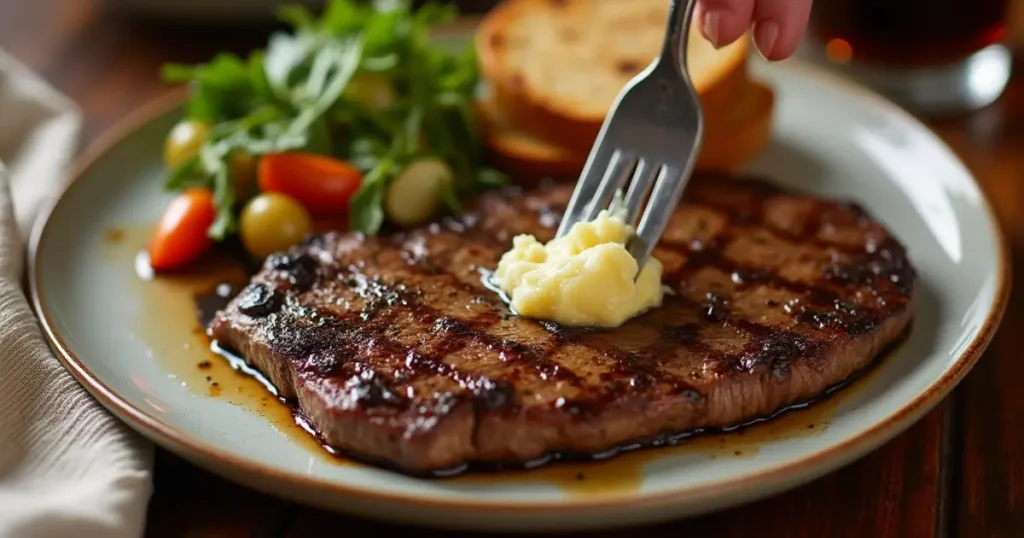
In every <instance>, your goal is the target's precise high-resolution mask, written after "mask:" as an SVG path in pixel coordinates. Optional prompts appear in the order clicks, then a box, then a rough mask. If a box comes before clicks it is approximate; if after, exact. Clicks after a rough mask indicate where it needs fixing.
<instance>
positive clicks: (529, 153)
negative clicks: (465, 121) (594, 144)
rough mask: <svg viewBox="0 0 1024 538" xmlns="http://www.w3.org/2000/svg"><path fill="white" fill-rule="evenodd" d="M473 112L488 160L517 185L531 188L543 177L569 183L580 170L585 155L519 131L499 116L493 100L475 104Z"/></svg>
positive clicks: (585, 158) (584, 160) (502, 116)
mask: <svg viewBox="0 0 1024 538" xmlns="http://www.w3.org/2000/svg"><path fill="white" fill-rule="evenodd" d="M476 113H477V119H478V124H479V125H480V131H481V133H482V134H483V138H484V142H485V144H486V147H487V153H488V159H489V160H490V162H491V163H493V164H494V166H495V167H497V168H498V169H499V170H502V171H504V172H505V173H507V174H510V175H511V176H512V177H514V178H515V180H516V182H517V183H520V184H525V185H532V184H534V183H536V182H538V181H540V180H541V179H544V178H551V179H555V180H571V179H574V178H575V177H577V176H579V173H580V171H581V170H583V165H584V163H585V162H586V160H587V153H584V152H578V151H572V150H568V149H565V148H561V147H558V146H555V145H552V144H549V143H547V142H545V141H543V140H539V139H537V138H536V137H534V136H531V135H530V134H528V133H526V132H524V131H522V130H519V129H518V128H517V127H515V126H514V125H512V122H510V121H509V120H508V119H507V118H506V116H504V115H502V114H501V112H500V111H499V110H498V106H497V105H496V104H495V101H494V99H493V98H487V99H481V100H479V101H477V103H476Z"/></svg>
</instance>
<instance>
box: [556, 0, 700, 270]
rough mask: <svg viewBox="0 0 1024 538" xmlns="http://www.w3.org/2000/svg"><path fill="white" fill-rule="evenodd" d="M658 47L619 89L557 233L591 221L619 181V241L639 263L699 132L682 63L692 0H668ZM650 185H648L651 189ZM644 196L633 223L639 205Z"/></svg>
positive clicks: (689, 163)
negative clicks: (625, 228)
mask: <svg viewBox="0 0 1024 538" xmlns="http://www.w3.org/2000/svg"><path fill="white" fill-rule="evenodd" d="M668 1H671V2H672V4H671V7H670V10H669V18H668V29H667V31H666V35H665V44H664V46H663V48H662V51H661V54H660V55H659V56H658V57H657V58H656V59H655V60H654V61H653V62H651V65H649V66H648V67H647V69H645V70H644V71H643V72H641V73H640V74H639V75H637V76H636V77H634V78H633V79H632V80H631V81H629V83H627V84H626V86H625V88H623V89H622V91H621V92H620V93H619V95H618V97H616V99H615V103H614V104H613V105H612V108H611V112H609V114H608V116H607V117H606V118H605V121H604V124H603V125H602V126H601V131H600V133H599V134H598V136H597V141H596V142H595V143H594V147H593V149H591V150H590V156H589V157H588V158H587V163H586V165H585V166H584V168H583V173H582V175H581V176H580V179H579V182H578V183H577V184H576V190H575V191H574V192H573V195H572V199H570V201H569V207H568V209H567V210H566V212H565V215H564V216H563V217H562V223H561V225H560V226H559V228H558V233H557V237H561V236H563V235H565V234H566V233H568V232H569V230H570V229H571V228H572V226H573V225H574V224H576V223H577V222H582V221H588V220H593V219H594V218H596V217H597V214H598V213H599V212H600V211H601V210H603V209H606V208H607V207H608V205H609V204H610V203H611V201H612V199H613V198H614V197H615V195H616V192H619V191H620V189H622V190H624V189H625V188H626V182H627V180H628V181H629V188H628V190H626V191H625V192H626V194H625V198H624V200H623V205H624V207H625V210H626V223H627V224H630V225H634V226H635V230H636V232H635V234H634V235H633V237H632V238H630V240H629V241H628V242H627V244H626V248H627V250H628V251H629V253H630V254H631V255H632V256H633V258H635V259H636V261H637V264H638V266H640V267H643V265H644V263H646V262H647V260H648V258H650V256H651V251H652V250H653V249H654V246H655V245H656V244H657V243H658V240H659V239H660V238H661V235H662V233H663V232H664V231H665V226H666V225H667V224H668V221H669V219H670V218H671V216H672V212H673V211H674V209H675V207H676V205H678V203H679V198H680V196H681V195H682V193H683V189H684V188H685V187H686V184H687V182H688V181H689V179H690V175H691V174H692V173H693V167H694V164H695V162H696V160H697V153H698V152H699V151H700V146H701V142H702V139H703V137H704V112H703V110H702V109H701V105H700V101H699V100H698V98H697V91H696V90H695V89H694V87H693V82H692V81H691V80H690V75H689V73H688V71H687V67H686V51H687V39H688V35H689V33H690V21H691V19H692V17H693V8H694V5H695V4H696V3H697V0H668ZM652 186H653V189H652ZM648 193H650V203H649V204H648V206H647V209H646V210H645V211H644V213H643V217H642V218H641V219H640V224H639V225H636V219H637V216H638V215H639V214H640V208H641V205H642V204H643V203H644V202H645V200H646V199H647V198H648V196H647V195H648Z"/></svg>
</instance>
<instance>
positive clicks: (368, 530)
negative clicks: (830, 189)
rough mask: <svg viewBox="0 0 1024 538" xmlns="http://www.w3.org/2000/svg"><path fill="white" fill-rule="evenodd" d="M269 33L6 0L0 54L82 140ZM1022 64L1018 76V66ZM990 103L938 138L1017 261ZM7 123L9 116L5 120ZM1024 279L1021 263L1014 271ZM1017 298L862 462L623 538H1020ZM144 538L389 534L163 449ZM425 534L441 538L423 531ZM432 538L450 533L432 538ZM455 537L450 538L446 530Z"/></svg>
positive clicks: (1011, 180)
mask: <svg viewBox="0 0 1024 538" xmlns="http://www.w3.org/2000/svg"><path fill="white" fill-rule="evenodd" d="M267 29H268V28H265V27H264V28H255V27H247V28H234V29H224V28H213V27H205V28H203V27H188V26H180V25H177V26H176V25H161V24H156V23H152V22H145V21H138V20H134V19H131V18H128V17H125V16H123V15H122V14H119V13H117V12H115V11H112V10H110V9H108V6H105V5H104V2H102V1H99V0H0V49H4V50H5V51H7V52H8V53H11V54H13V55H14V56H15V57H17V58H19V59H20V60H22V61H23V62H24V63H26V64H28V65H29V66H30V67H31V68H33V69H34V70H36V71H37V72H39V73H41V74H42V75H43V76H44V77H45V78H46V79H47V80H49V81H50V82H51V83H52V84H53V85H55V86H56V87H57V88H59V89H60V90H61V91H63V92H65V93H66V94H67V95H69V96H70V97H71V98H72V99H74V100H75V101H77V102H78V103H79V104H80V105H81V107H82V109H83V112H84V114H85V123H86V125H85V133H84V142H85V143H88V142H89V141H91V140H92V139H94V138H95V137H96V135H97V134H98V133H100V132H102V131H103V130H104V129H106V128H108V127H109V126H110V125H111V124H112V123H114V122H116V121H117V120H118V119H120V118H122V117H124V116H125V115H127V114H128V113H130V112H131V111H132V110H133V109H135V108H136V107H138V106H140V105H142V104H144V103H146V102H147V101H149V100H151V99H152V98H154V97H155V96H157V95H159V94H161V93H163V92H165V91H166V90H167V89H168V88H167V87H166V86H165V85H164V84H163V83H162V82H161V81H160V80H159V78H158V76H157V73H158V69H159V66H160V65H161V64H162V63H164V62H166V61H179V62H194V61H201V60H203V59H205V58H207V57H209V56H210V55H211V54H212V53H213V52H215V51H218V50H222V49H227V50H245V49H248V48H250V47H253V46H257V45H260V44H262V43H263V41H264V39H265V35H266V31H267ZM1021 67H1024V66H1021ZM1018 72H1020V73H1022V74H1021V75H1019V76H1017V77H1016V78H1015V79H1014V80H1013V82H1012V86H1011V88H1010V89H1009V91H1008V92H1007V94H1006V96H1005V97H1004V98H1003V99H1001V100H1000V101H999V102H998V103H997V104H995V105H994V106H992V107H990V108H988V109H986V110H984V111H981V112H978V113H975V114H972V115H969V116H966V117H961V118H956V119H950V120H944V121H941V122H932V123H931V125H932V127H933V128H934V129H935V130H936V131H937V132H938V133H939V134H940V135H941V136H942V137H943V138H944V139H945V140H946V141H947V142H948V143H949V144H950V145H951V146H952V147H953V148H954V150H956V152H957V153H958V154H959V155H960V156H961V157H962V158H963V159H964V161H965V162H966V164H967V166H968V167H969V168H970V169H971V170H972V171H973V172H974V173H975V174H976V175H977V177H978V179H979V181H980V183H981V185H982V188H983V189H984V190H985V191H986V193H987V194H988V195H989V197H990V199H991V201H992V202H993V204H994V206H995V209H996V211H997V213H998V215H999V218H1000V220H1001V222H1002V225H1003V226H1004V229H1005V231H1006V234H1007V237H1008V239H1009V241H1010V242H1011V244H1012V248H1013V257H1014V258H1019V257H1020V255H1021V254H1022V253H1024V71H1021V70H1020V69H1018ZM0 118H2V111H0ZM1014 265H1015V266H1016V267H1017V268H1018V274H1019V273H1020V272H1022V271H1024V261H1019V260H1018V263H1015V264H1014ZM1021 299H1024V289H1021V290H1020V291H1015V293H1014V297H1013V299H1012V300H1011V304H1010V307H1009V310H1008V311H1007V313H1006V316H1005V320H1004V323H1003V327H1002V329H1001V330H1000V331H999V332H998V334H997V336H996V338H995V340H994V341H993V343H992V345H991V347H990V348H989V351H988V352H987V354H986V355H985V357H984V358H983V359H982V361H981V362H980V363H979V365H978V366H977V367H976V368H975V370H974V371H973V372H972V373H971V374H970V375H969V376H968V378H967V379H966V381H965V382H964V383H963V384H962V385H961V386H960V388H959V389H958V390H957V391H956V392H955V393H954V395H953V396H952V397H951V398H949V399H947V400H946V401H945V402H944V403H943V404H942V405H941V406H940V407H939V408H938V409H936V410H935V411H933V412H932V413H931V414H929V415H928V416H927V417H926V418H924V419H923V420H922V421H921V422H920V423H918V424H917V425H915V426H914V427H912V428H911V429H910V430H908V431H907V432H906V433H904V434H903V435H901V436H899V437H898V438H896V439H895V440H894V441H892V442H890V443H889V444H887V445H885V446H884V447H882V448H881V449H879V450H877V451H875V452H873V453H871V454H870V455H868V456H867V457H865V458H863V459H861V460H860V461H858V462H856V463H854V464H852V465H850V466H848V467H847V468H845V469H842V470H840V471H838V472H836V473H833V474H831V475H829V476H826V477H825V478H822V479H820V480H818V481H815V482H813V483H811V484H809V485H807V486H804V487H801V488H798V489H796V490H794V491H792V492H789V493H786V494H783V495H780V496H777V497H775V498H772V499H769V500H766V501H762V502H759V503H755V504H752V505H748V506H745V507H742V508H738V509H734V510H731V511H727V512H723V513H719V514H714V515H711V516H706V517H702V518H697V519H692V520H688V521H683V522H677V523H672V524H665V525H660V526H657V527H652V528H645V529H634V530H632V531H628V532H627V531H620V532H614V533H612V532H609V533H603V534H604V535H614V536H633V535H635V536H702V537H736V538H747V537H749V536H780V537H808V538H811V537H819V536H833V537H851V538H854V537H858V538H859V537H864V536H868V537H873V538H874V537H890V536H891V537H931V536H939V537H953V536H964V537H1006V538H1011V537H1022V536H1024V390H1022V389H1021V388H1020V385H1021V384H1022V383H1024V363H1022V359H1020V350H1021V349H1022V348H1024V331H1021V330H1019V325H1020V323H1021V322H1022V321H1024V301H1022V300H1021ZM155 482H156V493H155V495H154V497H153V500H152V503H151V507H150V511H149V524H148V530H147V536H152V537H165V536H166V537H181V536H197V537H199V536H203V537H205V536H223V537H232V536H259V537H283V536H287V537H295V538H299V537H315V536H333V535H345V536H349V537H351V536H364V535H365V536H370V535H373V534H376V533H379V532H381V531H384V530H387V529H389V528H392V527H390V526H388V525H383V524H379V523H374V522H368V521H362V520H358V519H354V518H349V517H343V516H337V515H332V514H326V513H323V512H319V511H315V510H311V509H308V508H305V507H302V506H298V505H295V504H292V503H288V502H284V501H280V500H277V499H274V498H271V497H267V496H265V495H261V494H258V493H255V492H252V491H249V490H246V489H245V488H242V487H240V486H236V485H234V484H232V483H228V482H226V481H224V480H221V479H219V478H216V477H214V476H213V475H211V474H209V473H207V472H205V471H202V470H200V469H198V468H196V467H194V466H192V465H190V464H188V463H185V462H184V461H182V460H180V459H179V458H177V457H175V456H173V455H171V454H169V453H166V452H163V451H158V455H157V463H156V477H155ZM427 534H434V533H431V532H428V533H427ZM436 534H437V535H442V533H440V532H438V533H436ZM448 534H451V533H444V535H448Z"/></svg>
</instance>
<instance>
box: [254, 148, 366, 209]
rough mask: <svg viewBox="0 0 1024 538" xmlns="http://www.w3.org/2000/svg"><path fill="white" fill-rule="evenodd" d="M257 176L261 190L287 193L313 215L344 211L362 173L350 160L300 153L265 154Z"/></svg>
mask: <svg viewBox="0 0 1024 538" xmlns="http://www.w3.org/2000/svg"><path fill="white" fill-rule="evenodd" d="M258 176H259V187H260V190H261V191H263V192H277V193H281V194H285V195H288V196H290V197H291V198H294V199H295V200H298V202H299V203H300V204H302V205H303V206H305V208H306V209H308V210H309V212H310V213H312V214H313V215H315V216H321V215H338V214H340V213H344V212H345V211H347V210H348V202H349V199H351V198H352V195H353V194H354V193H355V192H356V191H357V190H359V185H360V183H361V182H362V174H361V173H360V172H359V170H358V169H357V168H355V167H354V166H352V165H350V164H349V163H347V162H345V161H340V160H338V159H332V158H331V157H325V156H323V155H315V154H312V153H302V152H288V153H274V154H270V155H264V156H263V157H261V158H260V160H259V165H258Z"/></svg>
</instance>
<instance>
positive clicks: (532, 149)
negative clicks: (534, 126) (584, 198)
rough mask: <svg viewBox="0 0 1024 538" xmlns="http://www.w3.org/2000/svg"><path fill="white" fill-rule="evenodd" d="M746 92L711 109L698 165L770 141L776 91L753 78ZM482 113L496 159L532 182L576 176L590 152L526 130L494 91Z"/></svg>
mask: <svg viewBox="0 0 1024 538" xmlns="http://www.w3.org/2000/svg"><path fill="white" fill-rule="evenodd" d="M741 91H742V95H741V96H739V98H738V99H736V101H734V102H733V104H732V106H729V107H724V108H719V109H717V110H714V111H710V112H709V113H707V114H706V118H707V119H706V125H707V127H706V130H705V134H704V143H703V146H702V148H701V153H700V158H699V159H698V161H697V170H700V171H723V172H725V171H731V170H735V169H737V168H739V167H741V166H743V165H744V164H746V163H747V161H749V160H750V159H751V158H753V157H754V156H755V155H757V154H758V153H759V152H760V151H761V150H762V149H764V147H765V146H766V145H767V144H768V142H769V141H770V140H771V127H772V117H773V111H774V108H775V93H774V92H773V91H772V89H771V88H770V87H768V86H765V85H764V84H761V83H759V82H755V81H750V82H748V83H747V84H746V85H744V86H743V87H742V89H741ZM477 116H478V118H479V124H480V126H481V132H482V134H483V137H484V141H485V143H486V145H487V149H488V153H489V154H490V155H489V156H490V160H491V162H492V163H494V165H495V166H496V167H498V168H499V169H501V170H503V171H505V172H506V173H508V174H511V175H512V176H513V177H515V178H516V180H517V181H519V182H521V183H524V184H527V185H529V184H532V183H536V182H537V181H539V180H540V179H543V178H546V177H547V178H552V179H556V180H575V179H576V178H577V177H578V176H579V173H580V171H582V169H583V165H584V163H585V162H586V160H587V155H588V154H589V152H590V148H589V147H588V148H587V149H586V150H585V151H575V150H569V149H566V148H563V147H560V146H556V145H553V144H550V143H548V142H546V141H544V140H541V139H539V138H537V137H536V136H533V135H532V133H528V132H526V131H525V130H524V129H522V128H521V127H520V126H519V125H518V124H517V122H514V121H511V120H510V119H509V116H508V115H507V114H504V113H503V111H502V110H501V109H500V108H499V107H498V105H497V103H496V102H495V100H494V99H493V96H492V95H489V96H485V97H484V98H482V99H481V100H480V101H478V102H477ZM517 119H518V118H517ZM552 132H553V131H552Z"/></svg>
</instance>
